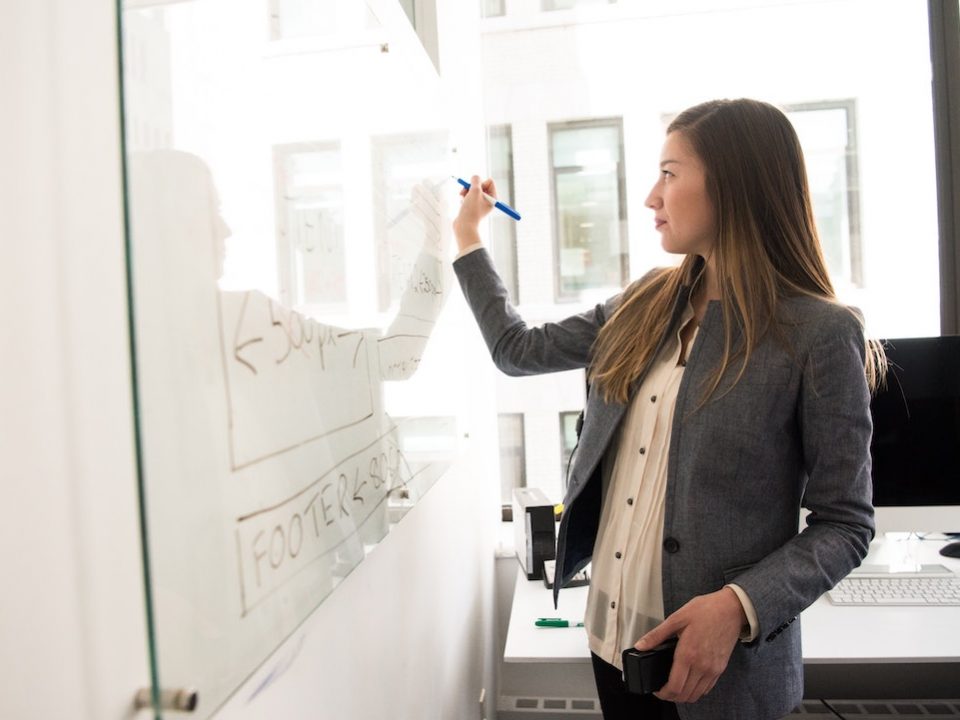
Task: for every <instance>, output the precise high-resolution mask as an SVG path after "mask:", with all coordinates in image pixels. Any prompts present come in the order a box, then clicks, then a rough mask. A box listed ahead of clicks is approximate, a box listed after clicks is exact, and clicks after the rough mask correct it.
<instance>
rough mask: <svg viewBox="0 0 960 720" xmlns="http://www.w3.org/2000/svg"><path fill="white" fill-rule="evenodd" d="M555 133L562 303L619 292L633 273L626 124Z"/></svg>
mask: <svg viewBox="0 0 960 720" xmlns="http://www.w3.org/2000/svg"><path fill="white" fill-rule="evenodd" d="M549 132H550V150H551V165H552V168H553V198H554V213H555V214H554V236H555V248H556V258H557V265H556V268H557V274H556V296H557V299H558V300H578V299H580V294H581V293H582V292H583V291H585V290H600V289H605V290H609V291H610V292H615V291H616V290H619V289H620V288H622V287H623V285H624V284H625V283H626V280H627V269H628V262H627V229H626V205H625V203H624V192H625V188H624V171H623V128H622V123H621V121H620V120H619V119H614V120H595V121H586V122H570V123H559V124H552V125H550V126H549Z"/></svg>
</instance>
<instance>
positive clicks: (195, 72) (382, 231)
mask: <svg viewBox="0 0 960 720" xmlns="http://www.w3.org/2000/svg"><path fill="white" fill-rule="evenodd" d="M314 6H315V8H316V9H315V10H314V12H316V13H319V14H321V15H323V14H324V13H325V12H326V13H327V15H326V16H325V17H320V18H317V17H313V18H301V19H300V21H299V22H294V21H293V20H291V17H294V18H295V17H296V15H295V12H294V10H291V11H290V12H294V15H292V16H291V15H290V14H289V13H287V14H286V15H284V18H283V22H282V23H281V22H278V20H277V18H273V19H272V20H271V19H270V18H267V17H265V16H264V13H263V7H262V5H261V4H260V3H253V2H250V3H236V2H233V1H231V0H195V1H194V2H190V3H177V4H172V5H161V6H151V7H131V8H128V9H127V10H125V12H124V14H123V26H124V27H123V43H124V55H125V58H126V60H125V68H124V70H125V74H124V93H125V116H126V136H127V149H128V150H127V158H126V160H127V198H126V200H127V206H128V215H129V232H128V235H129V237H128V243H129V255H130V260H131V277H132V285H133V292H132V301H131V302H132V306H133V307H132V311H133V330H134V333H133V334H134V344H135V348H134V355H135V369H136V383H135V384H136V394H137V402H138V417H137V427H138V435H139V448H140V452H139V457H140V467H141V469H140V475H141V485H142V488H141V491H142V494H143V498H144V507H145V515H144V525H145V536H146V543H145V545H146V550H145V554H146V557H145V560H146V565H147V567H148V571H149V580H150V584H149V595H150V602H151V608H150V609H151V619H152V623H151V636H152V638H151V639H152V655H153V664H154V671H155V675H156V683H157V684H158V685H159V686H160V687H164V688H195V689H196V690H197V691H198V698H199V706H198V708H197V714H198V715H197V716H199V717H209V716H210V715H211V714H213V713H215V712H216V710H217V708H218V707H220V706H221V705H222V704H223V703H224V702H225V701H226V700H227V699H228V698H229V697H230V696H231V694H232V693H233V692H235V690H236V688H238V687H239V686H240V685H241V684H242V683H243V682H244V680H246V679H247V678H248V677H250V675H251V674H252V673H253V672H254V671H255V670H256V668H257V667H258V666H259V665H260V664H261V663H262V662H263V661H264V660H265V658H266V657H267V656H268V655H269V654H270V653H271V652H272V651H273V650H274V649H275V648H276V647H277V646H278V645H279V644H280V643H281V642H282V641H283V640H284V639H285V638H287V637H289V636H290V634H291V633H292V632H293V631H294V630H295V629H296V628H297V627H298V626H299V625H300V624H301V623H302V622H303V621H304V620H305V618H306V617H307V616H309V615H310V614H311V613H312V612H314V611H316V610H317V608H318V607H320V606H321V604H322V603H323V600H324V599H325V598H326V597H328V596H329V594H330V593H332V592H335V591H336V588H337V586H338V585H339V584H340V582H342V580H343V579H344V578H345V577H346V576H347V575H348V574H349V573H350V572H351V571H352V570H353V569H354V568H355V567H356V566H357V565H358V563H360V562H362V561H363V559H364V558H365V557H366V556H367V555H368V554H369V553H371V552H375V550H376V547H377V545H378V544H379V543H382V542H389V534H390V530H391V528H392V527H394V526H395V524H396V523H398V522H402V519H403V517H404V516H405V514H406V513H407V512H409V511H410V510H411V509H412V508H414V507H415V506H416V504H417V502H418V500H420V499H421V498H422V497H423V496H424V494H425V493H426V492H427V491H428V490H429V489H430V487H431V486H432V485H433V484H434V483H436V482H437V480H438V479H439V478H440V477H442V476H443V474H444V472H445V471H446V470H447V468H448V467H450V465H451V463H452V462H453V461H454V460H455V458H456V457H457V456H458V454H459V453H460V452H461V442H462V441H461V438H462V437H463V430H464V423H465V420H464V418H463V417H462V415H461V412H462V410H461V409H460V408H457V407H454V406H452V405H451V404H450V402H451V401H448V400H446V398H450V397H453V396H455V394H454V393H451V392H450V389H451V387H452V383H454V382H455V381H456V373H455V372H454V371H455V368H450V367H449V365H450V363H449V362H447V361H446V360H445V358H449V357H450V356H451V354H452V353H454V352H455V349H456V348H455V347H454V345H455V343H454V340H453V335H452V334H451V333H449V332H448V329H447V328H445V324H444V323H445V316H444V306H445V301H446V297H447V294H448V292H449V288H450V271H449V227H450V219H449V217H448V211H447V207H448V205H449V204H450V203H451V201H452V199H453V197H455V192H456V190H455V189H454V186H453V184H452V183H451V182H449V179H448V178H449V174H450V171H451V168H450V161H451V156H452V153H453V152H454V148H455V139H454V137H453V130H452V126H451V123H450V122H449V120H448V118H449V117H450V112H449V108H448V107H447V104H446V101H445V99H444V94H443V92H442V91H441V87H440V84H439V82H438V80H437V76H436V72H435V70H434V68H433V66H432V64H431V63H430V61H429V59H428V58H427V57H426V55H425V54H424V52H423V50H422V48H421V47H420V46H419V44H418V43H417V42H416V38H415V36H414V35H413V34H412V32H411V31H410V28H409V26H408V25H406V22H407V21H406V18H405V17H404V16H403V15H402V13H398V10H399V8H398V7H394V5H393V3H387V2H384V3H362V2H349V3H348V2H331V3H329V5H326V4H322V3H321V4H314ZM279 7H280V8H281V9H282V8H283V4H282V3H281V4H280V5H279ZM290 7H291V8H299V10H298V11H297V12H302V11H303V7H305V6H302V5H297V4H295V3H294V4H292V5H291V6H290ZM324 8H326V9H324ZM281 14H283V13H281ZM225 18H229V22H227V21H225ZM284 23H286V25H284ZM304 27H310V28H313V30H311V33H313V34H310V35H308V36H307V37H303V36H300V35H298V34H297V32H296V29H297V28H301V29H302V28H304ZM325 29H326V30H325ZM265 38H268V39H266V40H265ZM344 620H345V621H346V622H351V621H354V620H355V619H351V618H345V619H344Z"/></svg>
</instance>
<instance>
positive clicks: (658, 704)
mask: <svg viewBox="0 0 960 720" xmlns="http://www.w3.org/2000/svg"><path fill="white" fill-rule="evenodd" d="M590 658H591V660H593V676H594V678H596V681H597V694H599V696H600V709H601V710H602V711H603V720H680V716H679V715H678V714H677V706H676V705H674V704H673V703H671V702H666V701H664V700H661V699H660V698H658V697H654V696H653V695H635V694H633V693H629V692H627V688H626V685H624V683H623V674H622V673H621V672H620V671H619V670H617V668H615V667H614V666H613V665H611V664H610V663H608V662H607V661H606V660H603V659H601V658H599V657H597V656H596V655H595V654H594V653H590Z"/></svg>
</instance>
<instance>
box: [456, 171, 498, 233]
mask: <svg viewBox="0 0 960 720" xmlns="http://www.w3.org/2000/svg"><path fill="white" fill-rule="evenodd" d="M481 191H482V192H481ZM483 193H486V194H487V195H490V196H491V197H496V196H497V188H496V185H494V183H493V179H492V178H487V179H486V180H484V181H483V182H482V183H481V182H480V176H479V175H473V176H472V177H471V178H470V189H469V190H467V189H466V188H462V189H461V190H460V197H462V198H463V203H462V204H461V205H460V212H459V213H458V214H457V217H456V218H454V220H453V234H454V235H456V237H457V250H458V251H460V252H463V251H464V250H466V249H467V248H468V247H470V246H471V245H475V244H476V243H478V242H480V221H481V220H483V219H484V218H485V217H486V216H487V215H489V214H490V211H491V210H492V209H493V206H492V205H491V204H490V203H489V202H488V201H487V199H486V198H485V197H483Z"/></svg>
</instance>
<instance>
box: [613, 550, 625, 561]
mask: <svg viewBox="0 0 960 720" xmlns="http://www.w3.org/2000/svg"><path fill="white" fill-rule="evenodd" d="M614 555H615V556H616V558H617V560H619V559H620V558H622V557H623V553H622V552H620V551H619V550H617V552H615V553H614Z"/></svg>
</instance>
